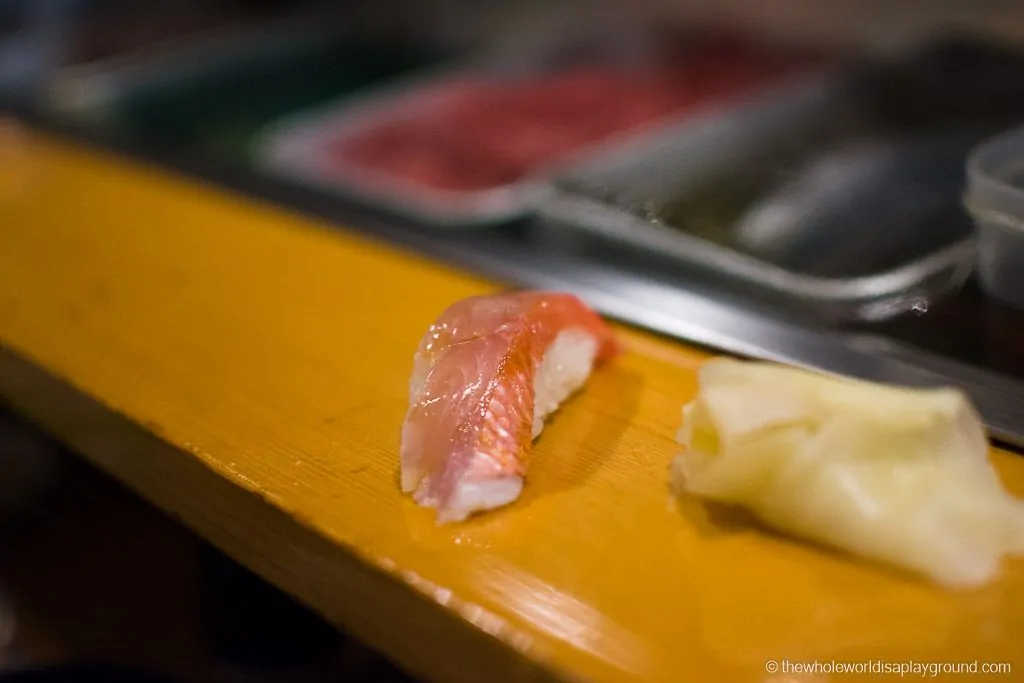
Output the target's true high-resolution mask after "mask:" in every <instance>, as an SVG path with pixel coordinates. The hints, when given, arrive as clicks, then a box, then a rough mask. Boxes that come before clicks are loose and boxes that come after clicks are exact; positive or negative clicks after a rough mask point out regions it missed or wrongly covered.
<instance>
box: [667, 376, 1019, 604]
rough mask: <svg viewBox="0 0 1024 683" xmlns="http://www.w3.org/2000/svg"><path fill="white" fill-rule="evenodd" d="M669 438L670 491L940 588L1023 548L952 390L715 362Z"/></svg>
mask: <svg viewBox="0 0 1024 683" xmlns="http://www.w3.org/2000/svg"><path fill="white" fill-rule="evenodd" d="M678 440H679V443H680V444H681V445H682V446H683V447H684V449H685V450H684V452H683V453H682V454H680V455H679V456H678V457H677V458H676V460H675V461H674V463H673V484H674V486H675V488H676V491H677V492H678V493H679V494H683V495H685V494H690V495H697V496H701V497H704V498H708V499H713V500H717V501H720V502H724V503H731V504H737V505H741V506H744V507H746V508H748V509H749V510H751V511H752V512H753V513H754V514H755V515H756V516H758V517H760V519H761V520H762V521H764V522H765V523H767V524H768V525H770V526H772V527H774V528H776V529H778V530H780V531H782V532H786V533H789V534H792V535H794V536H799V537H804V538H807V539H810V540H813V541H817V542H820V543H823V544H826V545H831V546H833V547H835V548H838V549H841V550H845V551H848V552H850V553H853V554H856V555H860V556H863V557H865V558H869V559H872V560H874V561H878V562H881V563H888V564H890V565H894V566H897V567H900V568H903V569H905V570H909V571H911V572H914V573H917V574H919V575H923V576H925V577H930V578H931V579H932V580H934V581H936V582H938V583H940V584H943V585H945V586H948V587H950V588H971V587H976V586H980V585H982V584H985V583H987V582H989V581H991V580H993V579H994V578H996V577H997V576H998V574H999V570H1000V565H1001V563H1002V561H1003V558H1004V556H1007V555H1010V556H1019V555H1022V554H1024V502H1022V501H1020V500H1018V499H1017V498H1015V497H1013V496H1012V495H1010V494H1009V493H1008V492H1007V491H1006V490H1004V488H1003V486H1002V483H1001V481H1000V479H999V476H998V474H997V473H996V471H995V469H994V468H993V467H992V464H991V463H990V462H989V456H988V442H987V440H986V437H985V432H984V429H983V426H982V423H981V420H980V418H979V417H978V415H977V413H976V412H975V410H974V408H973V407H972V406H971V404H970V402H969V400H968V399H967V398H966V397H965V396H964V395H963V394H962V393H961V392H960V391H959V390H956V389H948V388H937V389H906V388H899V387H891V386H884V385H878V384H872V383H867V382H862V381H858V380H852V379H845V378H837V377H831V376H826V375H822V374H818V373H814V372H810V371H805V370H799V369H794V368H787V367H783V366H777V365H773V364H768V363H754V362H742V361H734V360H727V359H721V360H714V361H711V362H708V363H706V364H705V365H704V366H702V367H701V369H700V371H699V392H698V395H697V397H696V399H695V400H694V401H693V402H691V403H690V404H688V405H686V406H685V407H684V408H683V426H682V429H681V430H680V431H679V434H678Z"/></svg>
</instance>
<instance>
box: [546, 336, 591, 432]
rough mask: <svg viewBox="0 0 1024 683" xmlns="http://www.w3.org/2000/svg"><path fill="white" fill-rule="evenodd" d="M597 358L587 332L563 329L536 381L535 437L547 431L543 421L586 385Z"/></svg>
mask: <svg viewBox="0 0 1024 683" xmlns="http://www.w3.org/2000/svg"><path fill="white" fill-rule="evenodd" d="M596 357H597V339H595V338H594V336H593V335H591V334H590V333H589V332H587V331H585V330H582V329H579V328H571V329H568V330H562V331H561V332H560V333H559V334H558V336H557V337H555V341H554V342H552V344H551V346H549V347H548V349H547V351H545V352H544V357H543V358H542V359H541V362H540V367H538V368H537V374H536V375H535V376H534V378H533V392H534V402H533V438H535V439H536V438H537V437H538V436H539V435H540V433H541V430H543V429H544V420H545V419H546V418H547V417H548V416H549V415H551V413H553V412H555V411H556V410H558V407H559V406H560V405H562V403H564V402H565V400H566V399H567V398H569V397H570V396H572V395H573V394H574V393H575V392H577V391H578V390H579V389H580V388H581V387H582V386H583V385H584V384H585V383H586V381H587V378H588V377H590V373H591V371H592V370H593V369H594V359H595V358H596Z"/></svg>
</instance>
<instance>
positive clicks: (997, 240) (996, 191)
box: [964, 126, 1024, 309]
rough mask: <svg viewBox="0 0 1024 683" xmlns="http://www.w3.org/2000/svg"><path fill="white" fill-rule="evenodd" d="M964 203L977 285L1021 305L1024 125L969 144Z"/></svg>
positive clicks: (1023, 304)
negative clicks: (971, 220)
mask: <svg viewBox="0 0 1024 683" xmlns="http://www.w3.org/2000/svg"><path fill="white" fill-rule="evenodd" d="M964 204H965V205H966V207H967V210H968V212H970V214H971V216H972V217H973V218H974V223H975V226H976V232H977V245H978V279H979V281H980V282H981V286H982V288H983V289H984V290H985V292H986V293H987V294H988V295H989V296H990V297H992V298H993V299H997V300H998V301H1000V302H1002V303H1005V304H1007V305H1009V306H1013V307H1014V308H1018V309H1024V126H1020V127H1018V128H1014V129H1012V130H1010V131H1007V132H1005V133H1002V134H1000V135H998V136H996V137H994V138H991V139H989V140H986V141H985V142H983V143H982V144H980V145H978V147H976V148H975V149H974V151H973V152H972V153H971V155H970V157H969V158H968V160H967V192H966V195H965V198H964Z"/></svg>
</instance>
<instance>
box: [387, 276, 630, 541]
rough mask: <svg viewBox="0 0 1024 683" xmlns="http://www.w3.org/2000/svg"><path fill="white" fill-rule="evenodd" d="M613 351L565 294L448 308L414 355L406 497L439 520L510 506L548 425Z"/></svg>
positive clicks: (519, 295) (587, 313) (605, 332)
mask: <svg viewBox="0 0 1024 683" xmlns="http://www.w3.org/2000/svg"><path fill="white" fill-rule="evenodd" d="M617 350H618V346H617V343H616V341H615V338H614V336H613V334H612V330H611V328H610V327H609V326H608V325H607V323H605V321H604V320H602V319H601V317H600V316H599V315H597V313H595V312H594V311H592V310H591V309H590V308H588V307H587V306H586V305H585V304H584V303H583V302H582V301H580V300H579V299H578V298H576V297H575V296H572V295H570V294H560V293H554V292H515V293H508V294H500V295H496V296H483V297H473V298H469V299H465V300H462V301H459V302H457V303H456V304H454V305H452V306H451V307H449V308H448V310H446V311H445V312H444V313H442V314H441V316H440V317H439V318H438V319H437V321H435V322H434V324H433V325H431V326H430V329H428V330H427V333H426V334H425V335H424V337H423V339H422V340H421V342H420V346H419V350H418V351H417V353H416V358H415V364H414V368H413V373H412V380H411V382H410V387H409V411H408V413H407V415H406V418H405V424H404V426H403V428H402V448H401V457H402V489H403V490H404V491H405V492H406V493H411V494H412V495H413V497H414V498H415V500H416V502H417V503H419V504H420V505H423V506H424V507H431V508H436V509H437V511H438V522H439V523H445V522H455V521H461V520H464V519H466V518H467V517H469V516H470V515H471V514H473V513H474V512H477V511H481V510H488V509H492V508H497V507H501V506H504V505H507V504H509V503H511V502H513V501H514V500H516V499H517V498H518V497H519V494H520V493H521V492H522V489H523V481H524V477H525V475H526V469H527V463H528V456H529V451H530V447H531V445H532V443H533V440H534V439H535V438H537V436H539V435H540V432H541V430H542V429H543V427H544V419H545V418H546V417H547V416H549V415H550V414H551V413H553V412H554V411H555V410H556V409H557V408H558V407H559V405H561V404H562V402H564V401H565V400H566V399H567V398H569V396H570V395H572V394H573V393H574V392H576V391H577V390H579V389H580V388H581V387H582V386H583V384H584V383H585V382H586V381H587V378H588V377H589V376H590V373H591V371H592V369H593V367H594V366H595V365H596V364H598V363H601V362H604V361H606V360H608V359H610V358H611V357H612V356H613V355H615V353H616V352H617Z"/></svg>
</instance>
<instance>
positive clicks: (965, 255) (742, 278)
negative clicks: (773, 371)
mask: <svg viewBox="0 0 1024 683" xmlns="http://www.w3.org/2000/svg"><path fill="white" fill-rule="evenodd" d="M849 96H850V94H849V92H848V91H847V89H846V87H845V83H844V81H843V80H842V79H841V78H832V76H831V75H828V74H826V75H824V76H822V77H820V78H817V79H813V80H811V81H809V82H805V83H802V84H800V85H798V86H796V87H795V88H793V89H791V90H790V91H789V92H785V93H779V94H778V96H777V97H776V98H774V99H773V100H771V101H767V102H764V103H762V104H761V105H760V106H757V107H752V108H747V109H744V110H737V111H734V112H732V113H729V114H727V115H724V116H721V117H718V118H715V119H712V120H707V121H704V122H702V124H701V125H700V126H699V127H693V126H689V127H676V128H669V129H665V130H661V131H655V132H652V133H651V134H649V135H647V136H644V137H643V138H640V139H637V140H635V141H633V142H631V143H629V144H626V145H622V146H620V147H619V148H617V149H613V150H609V151H608V152H607V153H605V154H603V155H600V156H598V157H594V158H592V159H590V160H588V161H586V162H585V163H582V164H579V165H577V166H576V167H575V168H572V169H567V170H566V171H565V172H564V173H562V174H561V175H560V176H558V177H557V178H555V179H554V181H553V182H554V185H555V188H562V189H552V190H551V191H550V192H549V194H548V195H547V196H546V197H545V199H544V200H543V202H542V204H541V205H540V206H539V207H538V214H539V216H540V217H541V219H542V220H543V222H544V224H545V226H546V228H547V229H548V230H554V231H556V232H559V233H563V234H564V235H566V236H570V238H572V239H579V240H583V241H587V240H592V239H593V238H595V237H597V238H599V239H601V240H604V241H606V242H610V243H612V244H616V245H619V246H620V247H625V248H628V249H629V250H633V251H636V252H638V253H639V254H645V253H646V254H647V255H649V256H652V257H657V259H658V260H660V261H666V260H667V261H669V262H671V263H672V264H674V266H673V267H676V268H685V269H688V270H690V271H697V272H701V273H703V274H704V275H705V276H707V277H709V278H710V279H711V280H712V281H716V282H718V283H719V284H722V285H725V286H728V287H731V288H734V289H735V288H736V287H739V288H741V289H743V290H745V291H746V292H747V293H748V294H750V295H753V296H760V297H764V298H768V299H775V300H776V301H781V302H784V303H788V304H795V305H798V306H800V307H801V308H803V309H806V310H808V311H811V312H812V313H813V315H815V316H817V317H824V318H830V319H836V320H880V319H885V318H888V317H890V316H893V315H896V314H899V313H901V312H905V311H906V310H908V309H911V308H920V307H927V305H928V300H929V298H932V297H937V296H941V295H942V294H943V293H946V292H948V291H951V290H954V289H956V288H958V287H959V286H961V285H962V284H963V282H964V281H965V280H966V279H967V277H968V276H969V275H970V273H971V272H972V270H973V265H974V260H975V247H974V243H973V240H972V239H970V237H965V238H964V239H962V240H959V241H956V242H954V243H951V244H949V245H947V246H944V247H942V248H940V249H937V250H935V251H931V252H929V253H925V254H923V255H921V256H920V257H919V258H914V259H912V260H910V261H908V262H906V263H903V264H901V265H899V266H898V267H895V268H891V269H888V270H885V271H882V272H878V273H873V274H870V275H865V276H856V277H846V278H832V277H821V276H815V275H807V274H803V273H798V272H794V271H791V270H788V269H786V268H782V267H779V266H778V265H775V264H772V263H770V262H767V261H765V260H761V259H758V258H756V257H754V256H751V255H748V254H745V253H742V252H740V251H738V250H736V249H732V248H730V247H728V246H724V245H721V244H718V243H715V242H712V241H710V240H707V239H704V238H702V237H698V236H695V235H692V234H688V233H685V232H682V231H681V230H678V229H674V228H672V227H669V226H666V225H662V224H660V223H658V222H657V221H652V220H649V219H647V218H645V217H644V216H643V215H640V214H639V213H637V212H635V211H631V210H629V209H628V208H625V207H624V206H622V205H617V204H616V203H614V202H607V201H603V200H601V199H599V198H596V197H594V196H592V195H589V194H588V193H586V192H584V191H577V190H574V189H564V188H580V187H585V188H603V189H605V190H609V191H611V192H613V193H614V194H620V195H623V196H626V197H634V198H640V197H643V198H648V199H655V200H657V199H658V198H661V197H664V196H665V195H667V194H668V193H679V192H680V191H681V190H682V191H684V192H685V190H686V188H688V187H695V186H696V184H697V183H698V182H699V181H701V179H702V178H707V177H711V176H713V175H715V174H720V173H723V172H729V171H730V169H735V172H736V173H742V172H743V168H744V165H746V164H749V163H752V161H753V160H761V159H771V158H772V157H773V156H774V155H776V154H781V153H782V152H783V150H786V149H791V145H793V144H794V143H798V142H799V141H806V140H813V139H814V137H815V136H816V135H819V134H821V135H827V131H828V130H829V129H830V127H832V126H842V125H843V121H844V117H845V116H846V114H847V113H848V112H850V111H852V110H853V109H854V107H852V106H851V101H850V99H849Z"/></svg>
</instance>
